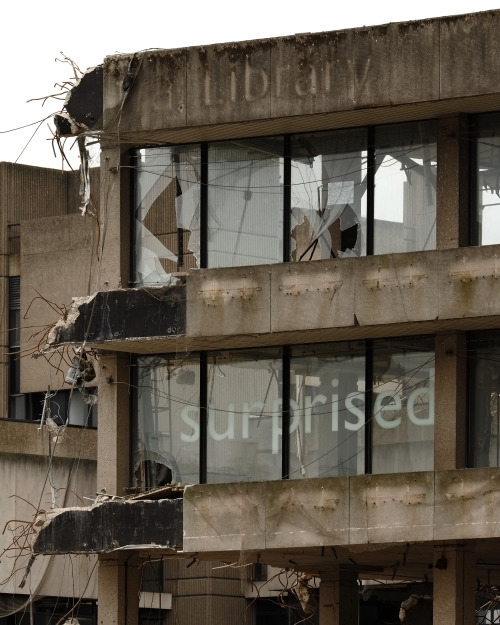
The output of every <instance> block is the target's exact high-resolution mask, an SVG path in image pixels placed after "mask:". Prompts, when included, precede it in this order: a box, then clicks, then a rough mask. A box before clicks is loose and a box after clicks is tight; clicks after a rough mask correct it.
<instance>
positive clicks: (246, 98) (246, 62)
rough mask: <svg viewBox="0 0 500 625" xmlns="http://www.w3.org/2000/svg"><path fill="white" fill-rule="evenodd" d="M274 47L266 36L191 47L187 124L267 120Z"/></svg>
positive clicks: (269, 111) (188, 65) (272, 42)
mask: <svg viewBox="0 0 500 625" xmlns="http://www.w3.org/2000/svg"><path fill="white" fill-rule="evenodd" d="M273 46H274V40H272V39H266V40H256V41H248V42H241V43H227V44H221V45H216V46H210V47H207V48H203V47H202V48H190V49H189V51H188V54H189V56H188V64H187V71H188V74H187V75H188V80H187V101H188V102H189V107H188V110H187V125H188V126H197V125H202V124H203V125H205V124H217V123H230V122H236V121H243V120H245V121H248V120H256V119H268V118H269V117H270V116H271V49H272V47H273Z"/></svg>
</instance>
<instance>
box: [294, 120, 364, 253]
mask: <svg viewBox="0 0 500 625" xmlns="http://www.w3.org/2000/svg"><path fill="white" fill-rule="evenodd" d="M291 151H292V154H291V185H292V188H291V211H292V223H291V236H292V240H291V260H297V261H300V260H316V259H322V258H339V257H342V256H360V255H362V254H366V237H365V223H366V157H367V153H366V131H365V130H364V129H359V130H339V131H335V132H322V133H317V134H301V135H295V136H294V137H292V145H291Z"/></svg>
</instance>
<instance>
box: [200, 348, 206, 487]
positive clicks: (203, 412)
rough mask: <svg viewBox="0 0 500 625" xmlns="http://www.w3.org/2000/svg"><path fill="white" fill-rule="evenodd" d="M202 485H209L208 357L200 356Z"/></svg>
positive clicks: (204, 354) (202, 354)
mask: <svg viewBox="0 0 500 625" xmlns="http://www.w3.org/2000/svg"><path fill="white" fill-rule="evenodd" d="M199 401H200V484H206V483H207V429H208V357H207V353H206V352H202V353H201V354H200V400H199Z"/></svg>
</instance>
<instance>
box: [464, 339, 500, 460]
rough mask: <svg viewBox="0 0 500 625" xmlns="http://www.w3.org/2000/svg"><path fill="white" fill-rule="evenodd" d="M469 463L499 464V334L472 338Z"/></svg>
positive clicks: (470, 349)
mask: <svg viewBox="0 0 500 625" xmlns="http://www.w3.org/2000/svg"><path fill="white" fill-rule="evenodd" d="M468 353H469V372H470V381H469V385H468V386H469V401H470V427H469V431H470V438H469V466H471V467H499V466H500V367H499V363H500V333H499V332H478V333H474V334H472V335H471V336H470V339H469V352H468Z"/></svg>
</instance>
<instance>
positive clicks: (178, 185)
mask: <svg viewBox="0 0 500 625" xmlns="http://www.w3.org/2000/svg"><path fill="white" fill-rule="evenodd" d="M135 167H136V176H135V181H136V191H135V220H134V227H135V247H134V249H135V257H134V281H135V283H137V284H138V285H144V284H170V283H171V282H172V275H171V274H172V273H175V272H180V271H185V270H187V269H190V268H191V267H196V266H198V265H199V262H198V261H199V249H200V235H199V227H200V226H199V219H200V217H199V215H200V148H199V146H196V145H194V146H172V147H161V148H146V149H143V150H140V151H138V152H136V154H135Z"/></svg>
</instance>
